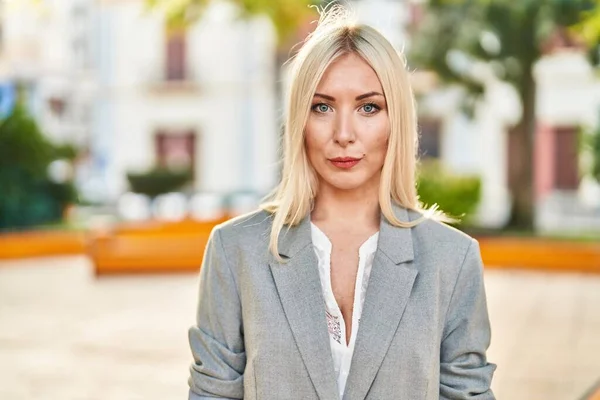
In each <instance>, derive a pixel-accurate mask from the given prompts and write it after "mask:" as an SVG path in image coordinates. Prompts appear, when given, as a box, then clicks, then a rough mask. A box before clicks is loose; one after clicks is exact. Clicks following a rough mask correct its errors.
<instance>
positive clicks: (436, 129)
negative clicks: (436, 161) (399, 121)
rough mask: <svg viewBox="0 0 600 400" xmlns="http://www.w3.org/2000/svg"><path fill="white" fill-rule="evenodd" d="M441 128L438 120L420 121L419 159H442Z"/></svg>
mask: <svg viewBox="0 0 600 400" xmlns="http://www.w3.org/2000/svg"><path fill="white" fill-rule="evenodd" d="M440 126H441V123H440V121H439V120H437V119H423V120H420V121H419V133H420V137H419V157H421V158H439V157H440Z"/></svg>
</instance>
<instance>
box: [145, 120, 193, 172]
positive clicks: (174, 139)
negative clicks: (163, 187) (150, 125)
mask: <svg viewBox="0 0 600 400" xmlns="http://www.w3.org/2000/svg"><path fill="white" fill-rule="evenodd" d="M155 144H156V146H155V148H156V160H157V163H158V165H159V166H160V167H162V168H168V169H174V170H182V169H191V170H192V172H193V171H194V166H195V163H196V162H195V161H196V160H195V158H196V157H195V156H196V133H195V132H194V131H166V130H162V131H159V132H158V133H157V134H156V138H155Z"/></svg>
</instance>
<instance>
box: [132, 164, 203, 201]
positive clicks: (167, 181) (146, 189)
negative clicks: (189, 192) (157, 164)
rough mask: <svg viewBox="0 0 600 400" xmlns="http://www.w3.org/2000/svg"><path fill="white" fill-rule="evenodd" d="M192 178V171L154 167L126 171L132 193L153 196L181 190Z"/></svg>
mask: <svg viewBox="0 0 600 400" xmlns="http://www.w3.org/2000/svg"><path fill="white" fill-rule="evenodd" d="M192 178H193V174H192V171H191V170H189V169H185V170H170V169H166V168H155V169H153V170H151V171H148V172H145V173H128V174H127V180H128V181H129V187H130V188H131V191H132V192H134V193H140V194H145V195H147V196H149V197H151V198H154V197H156V196H158V195H160V194H164V193H169V192H175V191H178V190H181V189H182V188H183V187H184V186H185V185H186V184H187V183H189V182H191V181H192Z"/></svg>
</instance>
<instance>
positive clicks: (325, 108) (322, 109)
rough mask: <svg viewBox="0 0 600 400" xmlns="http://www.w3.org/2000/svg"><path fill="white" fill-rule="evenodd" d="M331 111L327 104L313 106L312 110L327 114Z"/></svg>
mask: <svg viewBox="0 0 600 400" xmlns="http://www.w3.org/2000/svg"><path fill="white" fill-rule="evenodd" d="M329 109H330V107H329V106H328V105H327V104H325V103H319V104H315V105H313V106H312V110H313V111H316V112H319V113H326V112H328V111H329Z"/></svg>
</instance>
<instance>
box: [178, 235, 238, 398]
mask: <svg viewBox="0 0 600 400" xmlns="http://www.w3.org/2000/svg"><path fill="white" fill-rule="evenodd" d="M189 342H190V347H191V350H192V354H193V356H194V363H193V364H192V365H191V367H190V378H189V381H188V382H189V386H190V392H189V399H190V400H200V399H214V398H225V399H242V398H243V397H244V386H243V376H244V375H243V374H244V369H245V367H246V353H245V349H244V336H243V325H242V308H241V303H240V297H239V294H238V290H237V286H236V282H235V279H234V276H233V274H232V272H231V269H230V266H229V264H228V261H227V257H226V255H225V251H224V249H223V244H222V241H221V234H220V231H219V228H215V229H213V231H212V233H211V235H210V238H209V240H208V243H207V245H206V250H205V253H204V260H203V261H202V269H201V271H200V290H199V301H198V312H197V319H196V325H194V326H192V327H191V328H190V329H189Z"/></svg>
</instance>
